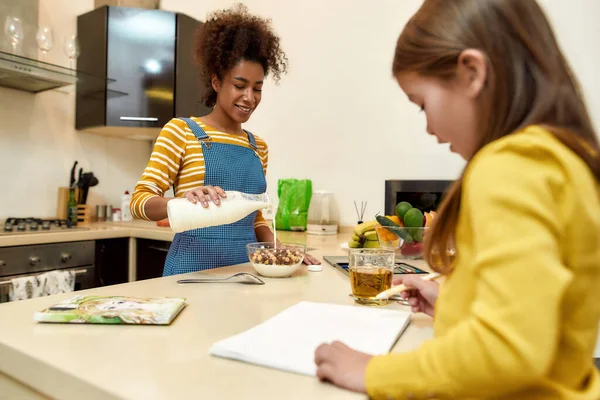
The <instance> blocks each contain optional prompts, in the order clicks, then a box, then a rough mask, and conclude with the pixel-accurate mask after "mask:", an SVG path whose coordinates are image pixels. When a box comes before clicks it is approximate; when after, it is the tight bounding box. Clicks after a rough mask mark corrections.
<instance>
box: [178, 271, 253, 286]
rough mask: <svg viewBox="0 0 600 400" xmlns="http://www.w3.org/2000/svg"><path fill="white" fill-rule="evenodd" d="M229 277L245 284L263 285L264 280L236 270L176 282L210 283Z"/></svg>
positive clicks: (225, 279) (222, 280) (223, 280)
mask: <svg viewBox="0 0 600 400" xmlns="http://www.w3.org/2000/svg"><path fill="white" fill-rule="evenodd" d="M231 278H237V279H236V280H235V281H231V282H236V283H243V284H245V285H264V284H265V282H263V281H262V279H260V278H259V277H257V276H254V275H252V274H249V273H247V272H238V273H237V274H233V275H231V276H228V277H226V278H197V279H180V280H178V281H177V283H210V282H225V281H228V280H229V279H231Z"/></svg>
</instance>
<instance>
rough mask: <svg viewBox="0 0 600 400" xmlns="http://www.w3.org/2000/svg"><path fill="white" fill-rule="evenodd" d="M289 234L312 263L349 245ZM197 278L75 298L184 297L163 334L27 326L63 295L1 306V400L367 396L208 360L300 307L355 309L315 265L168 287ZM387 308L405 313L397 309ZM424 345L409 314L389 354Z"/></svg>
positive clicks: (424, 322) (423, 332)
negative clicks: (289, 273)
mask: <svg viewBox="0 0 600 400" xmlns="http://www.w3.org/2000/svg"><path fill="white" fill-rule="evenodd" d="M290 235H292V236H291V237H294V235H295V238H296V239H302V238H304V240H305V241H306V244H307V245H308V246H310V247H316V248H318V250H316V251H313V252H312V254H313V255H314V256H316V257H317V258H321V257H322V256H324V255H343V254H345V251H344V250H342V249H341V248H340V244H341V243H342V242H344V241H345V240H347V238H346V237H344V235H338V236H329V237H319V236H310V235H305V234H290ZM288 238H289V237H288ZM282 239H283V238H282ZM286 240H287V239H286ZM416 264H418V265H417V266H418V267H421V268H423V267H424V266H423V264H422V263H416ZM237 271H249V272H253V269H252V267H251V266H250V265H247V264H244V265H241V266H234V267H227V268H221V269H219V270H212V271H210V272H209V273H210V274H230V273H233V272H237ZM202 274H205V273H199V272H198V273H192V274H186V275H179V276H173V277H166V278H158V279H151V280H146V281H139V282H133V283H127V284H123V285H115V286H108V287H102V288H96V289H91V290H88V291H85V292H78V294H83V293H85V294H90V295H91V294H93V295H129V296H148V297H154V296H178V297H179V296H180V297H186V298H187V303H188V306H187V307H186V308H184V309H183V311H182V312H181V314H180V315H179V316H178V317H177V318H176V319H175V321H174V322H173V323H172V325H171V326H164V327H161V326H101V325H66V324H65V325H58V324H37V323H35V322H34V321H33V320H32V318H33V313H34V312H35V311H37V310H41V309H43V308H45V307H48V306H50V305H52V304H54V303H56V302H58V301H60V300H62V299H64V298H67V297H69V296H71V295H70V294H65V295H56V296H52V297H46V298H38V299H32V300H26V301H21V302H15V303H6V304H0V321H2V329H0V393H3V394H7V393H11V394H16V393H18V394H19V396H21V397H18V398H22V399H46V398H55V399H68V400H70V399H74V400H75V399H76V400H80V399H86V400H87V399H89V400H96V399H127V400H138V399H139V400H154V399H156V400H158V399H161V400H162V399H264V398H285V399H286V400H293V399H299V400H300V399H301V400H306V399H361V398H365V397H364V396H361V395H357V394H354V393H350V392H347V391H345V390H341V389H338V388H335V387H333V386H331V385H329V384H323V383H320V382H319V381H318V380H317V379H316V378H312V377H307V376H302V375H296V374H292V373H286V372H281V371H277V370H272V369H267V368H263V367H258V366H254V365H249V364H245V363H242V362H237V361H232V360H227V359H220V358H215V357H212V356H210V355H209V354H208V350H209V348H210V346H211V345H212V344H213V343H214V342H216V341H218V340H220V339H223V338H225V337H229V336H231V335H233V334H235V333H239V332H241V331H243V330H246V329H248V328H251V327H252V326H255V325H256V324H259V323H261V322H262V321H265V320H266V319H268V318H270V317H272V316H274V315H275V314H277V313H278V312H280V311H282V310H284V309H285V308H287V307H290V306H292V305H293V304H296V303H297V302H299V301H302V300H308V301H318V302H329V303H337V304H353V300H352V299H351V298H350V297H349V296H348V294H349V293H350V283H349V280H348V277H347V276H346V275H344V274H342V273H341V272H340V271H338V270H336V269H334V268H333V267H331V266H329V265H328V264H327V263H323V271H321V272H307V270H306V267H303V268H302V269H301V270H299V271H298V272H297V273H296V274H295V275H294V276H293V277H291V278H283V279H268V278H265V281H266V284H265V285H263V286H247V285H240V284H189V285H178V284H177V283H176V280H177V279H181V278H182V277H184V276H185V277H198V276H200V275H202ZM387 307H390V308H397V309H403V310H406V309H407V308H406V307H404V306H402V305H400V304H397V303H393V304H390V305H388V306H387ZM431 337H432V320H431V318H429V317H427V316H424V315H417V316H415V317H414V319H413V321H412V322H411V324H410V326H409V328H408V329H407V330H406V332H405V333H404V334H403V335H402V337H401V338H400V340H399V342H398V343H397V345H396V346H395V348H394V351H405V350H408V349H414V348H416V347H418V346H419V345H420V344H421V343H422V342H423V341H424V340H427V339H429V338H431ZM290 346H293V343H290ZM0 397H1V396H0Z"/></svg>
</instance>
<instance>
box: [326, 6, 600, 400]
mask: <svg viewBox="0 0 600 400" xmlns="http://www.w3.org/2000/svg"><path fill="white" fill-rule="evenodd" d="M393 74H394V76H395V77H396V79H397V81H398V83H399V85H400V87H401V88H402V90H403V91H404V92H405V93H406V95H407V96H408V98H409V99H410V101H412V102H413V103H415V104H416V105H417V106H418V107H419V108H420V109H421V110H422V111H424V112H425V113H426V115H427V132H428V133H429V134H431V135H435V136H436V137H437V138H438V140H439V141H440V142H449V143H450V144H451V149H452V150H453V151H455V152H457V153H458V154H460V155H461V156H462V157H464V158H465V159H466V160H467V161H468V164H467V167H466V169H465V171H464V173H463V175H462V177H461V178H460V179H459V180H458V181H457V182H456V184H455V185H454V187H453V190H451V192H450V193H449V194H448V196H447V198H446V200H445V202H444V204H443V205H442V206H441V207H440V210H439V211H440V217H439V218H437V219H436V223H434V226H433V227H432V230H431V232H430V233H429V237H428V243H427V246H426V254H430V252H431V250H432V249H444V248H445V246H446V244H447V243H448V242H449V241H450V240H452V238H454V239H455V242H456V248H457V254H458V256H457V259H456V260H455V262H454V263H453V264H450V263H449V260H444V266H443V267H441V268H439V270H440V271H439V272H442V273H444V274H445V275H446V280H445V282H444V283H443V284H442V286H441V287H439V296H438V286H437V284H435V283H431V282H428V283H426V282H423V281H420V280H418V279H405V281H404V283H405V284H408V285H409V286H410V287H413V288H414V289H412V290H410V291H409V292H408V293H405V295H406V296H408V297H409V299H410V300H409V301H410V302H411V304H412V306H413V311H422V312H428V313H430V314H431V315H433V314H434V312H435V317H434V328H435V338H434V339H433V340H431V341H429V342H428V343H426V344H424V345H423V346H422V347H421V348H419V349H418V350H416V351H413V352H408V353H395V354H388V355H383V356H376V357H372V356H370V355H368V354H362V353H358V352H356V351H354V350H352V349H350V348H348V347H347V346H345V345H344V344H342V343H337V342H336V343H333V344H324V345H322V346H321V347H319V348H318V349H317V351H316V354H315V362H316V363H317V365H318V372H317V375H318V376H319V378H320V379H322V380H326V381H330V382H333V383H334V384H336V385H339V386H342V387H345V388H349V389H351V390H355V391H359V392H366V393H368V394H369V395H370V397H371V398H373V399H397V398H455V399H469V398H480V399H484V398H485V399H489V398H494V399H499V398H503V399H512V400H518V399H536V400H541V399H581V400H584V399H585V400H598V399H600V374H599V372H598V370H596V369H595V367H594V364H593V359H592V358H593V351H594V346H595V343H596V338H597V334H598V322H599V320H600V290H599V289H600V194H599V181H600V153H599V151H598V140H597V138H596V135H595V133H594V130H593V128H592V124H591V122H590V118H589V116H588V113H587V111H586V107H585V104H584V101H583V100H582V96H581V94H580V92H579V89H578V87H577V83H576V81H575V78H574V76H573V74H572V72H571V70H570V68H569V66H568V65H567V62H566V61H565V59H564V57H563V55H562V54H561V51H560V49H559V47H558V44H557V42H556V39H555V36H554V34H553V32H552V29H551V27H550V25H549V23H548V21H547V19H546V17H545V16H544V14H543V12H542V10H541V9H540V7H539V5H538V4H537V3H536V2H535V1H534V0H425V1H424V3H423V5H422V7H421V8H420V9H419V11H418V12H417V13H416V14H415V15H414V16H413V17H412V18H411V20H410V21H409V22H408V24H407V25H406V27H405V28H404V30H403V32H402V34H401V35H400V38H399V39H398V43H397V46H396V53H395V56H394V63H393ZM440 253H441V254H442V255H443V254H444V252H443V251H442V252H440Z"/></svg>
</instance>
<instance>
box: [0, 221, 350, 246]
mask: <svg viewBox="0 0 600 400" xmlns="http://www.w3.org/2000/svg"><path fill="white" fill-rule="evenodd" d="M85 228H86V229H77V230H70V229H63V230H62V231H59V232H56V231H52V232H47V233H23V234H11V235H0V247H8V246H23V245H29V244H44V243H60V242H76V241H82V240H99V239H115V238H127V237H131V238H135V239H151V240H165V241H169V242H171V241H173V237H174V236H175V234H174V233H173V231H171V228H169V227H162V226H157V225H156V222H152V221H143V220H133V221H128V222H93V223H91V224H89V225H87V226H86V227H85ZM352 229H353V227H345V226H344V227H340V229H339V230H340V232H341V233H349V232H351V231H352ZM278 234H280V233H279V232H278ZM281 234H282V235H292V237H294V238H302V237H304V236H306V233H304V232H281ZM311 236H314V235H311ZM315 237H319V236H315Z"/></svg>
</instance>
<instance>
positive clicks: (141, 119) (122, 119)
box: [121, 117, 158, 122]
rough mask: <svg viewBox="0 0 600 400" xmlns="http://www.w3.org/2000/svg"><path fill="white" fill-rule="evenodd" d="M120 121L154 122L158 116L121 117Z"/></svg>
mask: <svg viewBox="0 0 600 400" xmlns="http://www.w3.org/2000/svg"><path fill="white" fill-rule="evenodd" d="M121 121H147V122H156V121H158V118H155V117H121Z"/></svg>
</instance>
